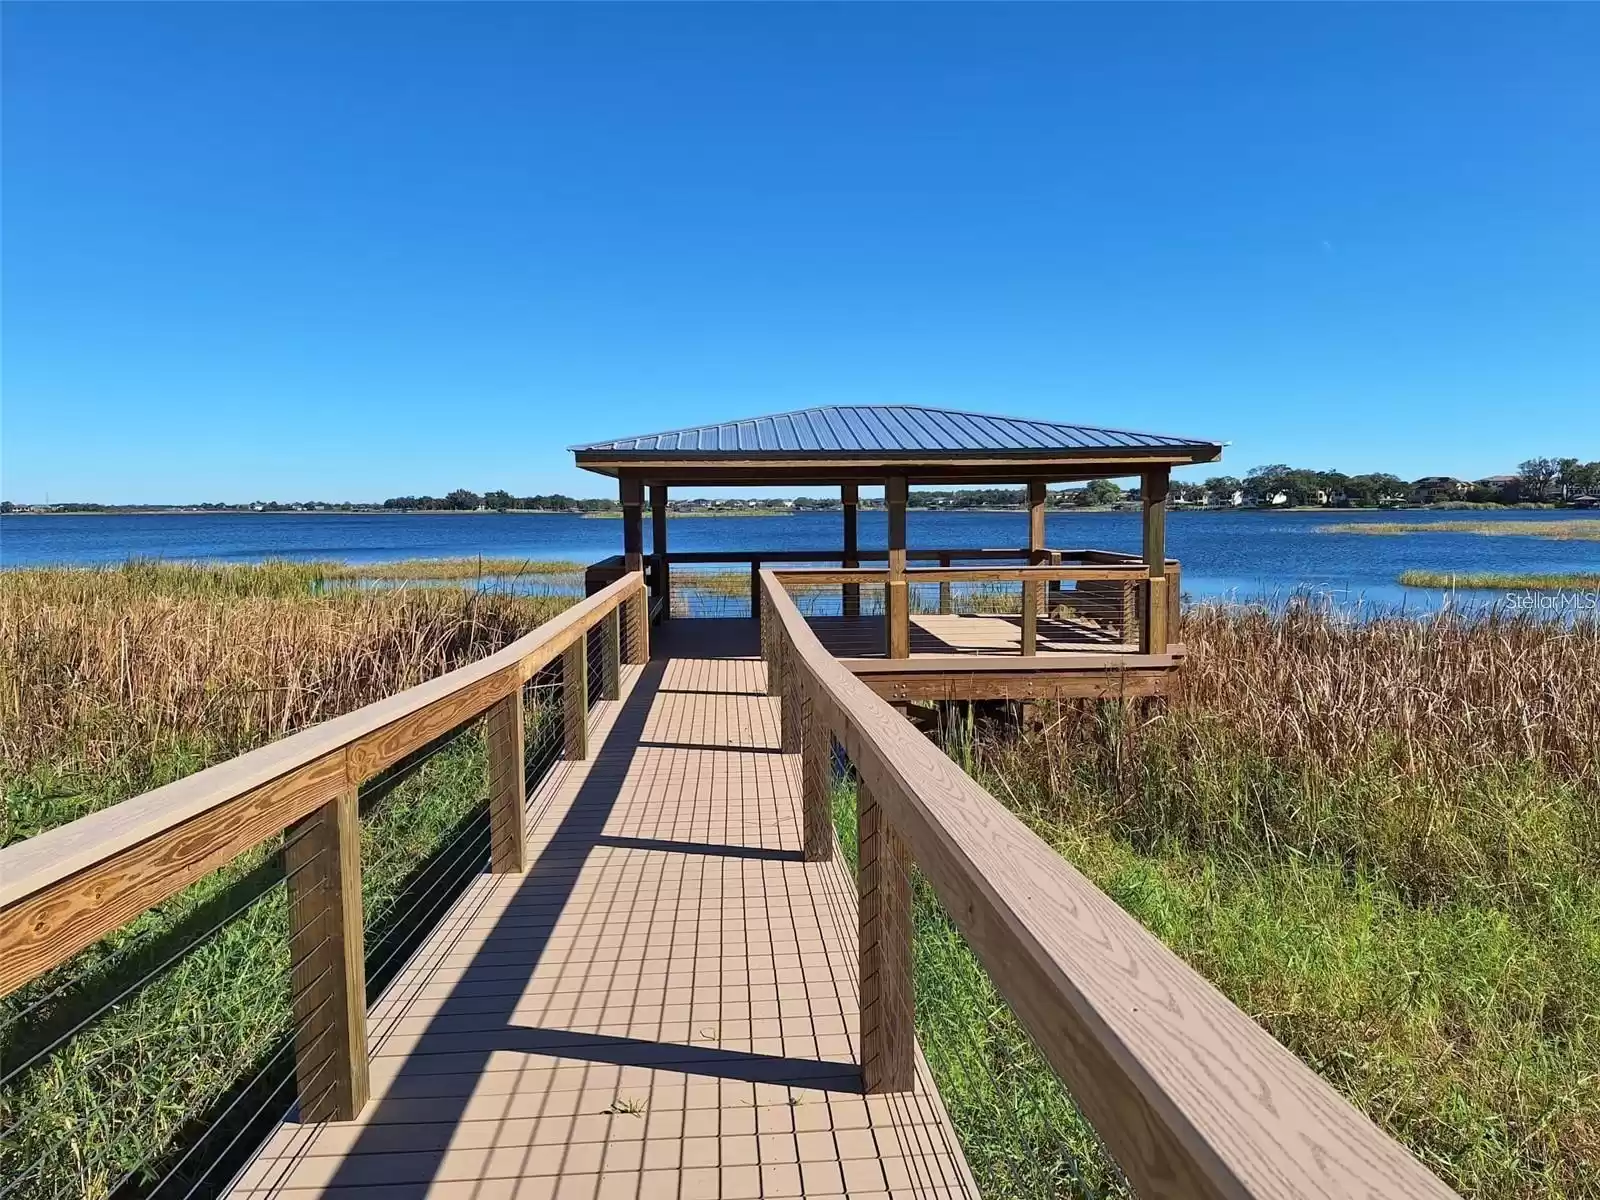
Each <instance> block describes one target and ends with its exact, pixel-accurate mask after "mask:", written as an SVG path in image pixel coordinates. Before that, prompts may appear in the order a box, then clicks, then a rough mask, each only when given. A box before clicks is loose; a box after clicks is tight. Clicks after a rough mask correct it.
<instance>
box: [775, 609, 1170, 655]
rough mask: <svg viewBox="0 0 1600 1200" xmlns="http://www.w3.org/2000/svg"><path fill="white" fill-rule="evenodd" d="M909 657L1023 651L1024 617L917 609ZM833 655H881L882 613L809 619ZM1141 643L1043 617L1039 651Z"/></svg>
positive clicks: (1125, 648) (1122, 650)
mask: <svg viewBox="0 0 1600 1200" xmlns="http://www.w3.org/2000/svg"><path fill="white" fill-rule="evenodd" d="M910 621H911V657H912V658H918V657H923V656H928V655H946V654H978V655H1020V654H1021V652H1022V618H1021V617H1020V616H1017V615H1007V614H1003V613H1002V614H950V613H943V614H923V615H918V614H915V613H913V614H912V615H911V618H910ZM806 624H807V625H810V626H811V628H812V629H813V630H814V631H815V632H816V635H817V640H818V641H820V642H821V643H822V644H823V646H824V647H826V648H827V650H828V652H829V653H830V654H832V655H833V656H834V657H835V658H883V657H884V656H885V644H886V637H885V629H884V620H883V617H882V616H862V617H807V618H806ZM1138 652H1139V646H1138V643H1137V642H1125V641H1123V640H1122V638H1121V636H1120V635H1118V634H1117V633H1116V632H1114V631H1113V630H1110V629H1107V628H1105V627H1104V626H1101V625H1097V624H1095V623H1094V622H1093V621H1080V620H1072V619H1063V618H1059V617H1043V616H1042V617H1040V618H1039V640H1038V654H1039V655H1040V656H1055V655H1069V654H1079V655H1082V654H1137V653H1138Z"/></svg>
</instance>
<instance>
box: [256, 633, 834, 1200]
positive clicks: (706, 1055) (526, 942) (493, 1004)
mask: <svg viewBox="0 0 1600 1200" xmlns="http://www.w3.org/2000/svg"><path fill="white" fill-rule="evenodd" d="M719 624H732V623H731V622H719ZM746 624H748V625H750V626H751V628H750V629H749V630H740V631H738V632H739V633H742V634H744V635H745V636H744V637H742V638H741V637H734V638H718V639H716V640H717V641H718V642H720V643H721V645H722V646H723V648H724V652H725V656H727V657H734V656H737V657H746V656H748V654H749V653H750V652H751V650H752V649H753V647H752V646H751V645H749V643H750V642H752V641H753V638H754V629H753V625H754V623H753V622H748V623H746ZM702 640H704V639H703V638H696V639H695V641H696V642H697V643H698V642H700V641H702ZM741 643H743V644H741ZM699 648H700V647H698V646H696V649H699ZM658 649H659V648H658ZM740 650H742V651H743V652H744V653H738V654H734V653H728V652H729V651H740ZM680 652H681V650H680ZM665 666H666V661H665V659H664V658H662V657H656V658H654V659H653V660H652V661H651V662H650V663H649V664H648V665H647V666H646V667H645V668H644V670H643V671H642V672H641V674H640V676H639V678H638V679H637V680H636V682H635V683H634V686H633V688H632V689H631V690H630V691H629V692H628V694H627V696H626V697H625V699H624V700H623V701H622V704H621V707H620V709H619V710H618V712H617V713H616V717H615V720H614V722H613V724H612V726H611V728H610V729H609V730H608V731H607V732H606V734H605V737H604V739H603V741H602V742H600V744H599V745H597V746H596V747H595V748H594V750H593V761H592V763H591V764H590V769H589V772H588V774H587V776H586V777H585V779H584V781H583V783H582V784H580V785H579V788H578V791H577V794H576V796H575V797H574V799H573V801H572V803H571V806H570V807H569V808H568V809H567V811H566V812H565V813H564V814H563V815H562V817H561V819H560V821H559V823H558V824H557V825H556V827H555V829H554V830H553V831H552V832H551V835H550V837H549V839H548V841H547V843H546V845H545V846H544V848H543V849H542V850H541V851H540V853H539V855H538V857H537V858H536V860H535V861H534V862H533V864H532V865H531V866H530V868H529V870H528V872H527V875H526V876H525V878H524V880H523V882H522V883H521V884H520V885H519V886H518V888H517V891H516V893H515V894H514V895H513V896H512V897H511V898H510V899H509V901H508V902H507V903H506V904H505V906H504V909H503V910H502V911H501V913H500V915H499V916H498V917H497V918H496V920H495V924H494V928H493V929H492V930H490V931H489V932H488V934H487V935H486V936H485V937H484V940H483V941H482V942H481V943H480V944H479V945H477V946H476V947H475V948H474V949H473V951H472V953H473V958H472V961H471V962H470V963H469V964H468V965H467V967H466V968H465V969H464V970H463V971H462V973H461V975H460V978H459V979H457V980H456V981H455V982H454V984H453V985H452V986H451V990H450V993H449V995H448V996H447V997H446V998H445V999H444V1000H443V1002H442V1003H441V1004H440V1005H439V1007H438V1009H437V1011H436V1012H435V1013H434V1015H432V1016H430V1017H429V1018H428V1023H427V1026H426V1028H425V1029H424V1030H423V1032H422V1034H421V1035H420V1039H419V1041H418V1043H417V1046H416V1047H414V1048H413V1049H412V1050H411V1051H410V1052H409V1053H408V1054H407V1055H406V1058H405V1061H404V1062H403V1063H402V1064H401V1065H400V1067H399V1069H398V1071H397V1072H396V1073H395V1074H394V1075H393V1076H392V1077H391V1079H390V1080H389V1081H388V1082H387V1083H386V1084H385V1085H383V1086H382V1087H380V1088H379V1089H377V1090H379V1091H380V1092H382V1093H386V1095H384V1097H383V1098H381V1099H376V1100H374V1101H373V1103H372V1106H371V1107H370V1108H369V1110H368V1111H367V1112H366V1113H364V1114H363V1117H362V1121H363V1124H362V1127H361V1129H360V1132H359V1133H358V1134H357V1135H356V1137H355V1138H354V1140H353V1142H352V1143H351V1144H350V1145H349V1146H348V1148H347V1149H345V1150H344V1151H343V1154H342V1157H341V1160H340V1162H339V1165H338V1167H337V1168H336V1170H335V1172H334V1174H333V1176H332V1178H331V1179H329V1180H328V1181H327V1184H326V1190H329V1191H331V1190H333V1189H338V1188H345V1187H351V1188H354V1187H365V1186H369V1185H371V1184H373V1183H375V1182H382V1184H383V1185H384V1187H385V1190H384V1192H383V1194H384V1195H386V1196H389V1195H393V1196H406V1195H412V1194H418V1195H420V1194H423V1193H424V1192H425V1191H426V1189H427V1186H428V1185H429V1184H431V1183H432V1182H433V1181H434V1180H435V1179H436V1177H437V1176H438V1174H439V1169H440V1166H441V1164H442V1163H443V1160H444V1156H445V1153H446V1148H447V1147H448V1145H449V1144H450V1142H451V1140H452V1137H451V1136H450V1134H451V1133H452V1132H453V1131H454V1129H455V1128H456V1127H458V1126H460V1125H461V1123H462V1122H463V1121H464V1120H465V1113H466V1110H467V1106H468V1103H469V1101H470V1099H471V1091H472V1090H473V1089H471V1088H457V1089H456V1090H458V1091H460V1092H462V1093H463V1094H459V1095H454V1096H439V1095H437V1094H436V1091H435V1089H433V1088H432V1087H431V1086H430V1085H429V1084H428V1082H427V1080H428V1079H429V1078H430V1077H431V1078H435V1079H436V1078H437V1077H438V1075H439V1074H440V1073H441V1072H447V1073H448V1074H449V1075H451V1076H456V1077H465V1078H470V1079H479V1078H481V1077H482V1076H483V1074H484V1073H485V1072H486V1070H487V1069H488V1068H489V1065H490V1059H491V1057H492V1056H494V1055H495V1054H496V1053H504V1052H507V1051H511V1052H514V1053H516V1052H521V1053H528V1054H544V1055H551V1056H559V1057H563V1058H572V1059H578V1060H583V1061H588V1062H596V1063H607V1064H619V1065H625V1066H647V1067H657V1068H663V1069H670V1070H674V1071H681V1072H683V1073H686V1074H691V1075H700V1076H706V1077H712V1078H718V1079H728V1080H738V1081H749V1082H760V1083H777V1084H790V1085H794V1086H801V1087H806V1088H813V1089H819V1090H827V1091H836V1092H855V1093H859V1092H860V1091H861V1090H862V1085H861V1075H860V1068H859V1067H858V1066H857V1065H856V1064H855V1063H853V1062H833V1061H825V1060H815V1059H795V1058H787V1057H781V1056H775V1055H770V1054H761V1053H756V1052H750V1053H745V1052H739V1051H731V1050H723V1049H721V1048H719V1047H710V1046H694V1045H683V1044H678V1043H672V1042H665V1041H648V1040H643V1039H636V1038H631V1037H613V1036H606V1035H601V1034H590V1033H584V1032H578V1031H571V1030H564V1029H551V1028H542V1027H531V1028H530V1027H529V1026H526V1025H521V1024H519V1023H518V1020H517V1017H516V1013H517V1010H518V1005H519V1001H520V1000H521V998H522V997H523V995H524V992H525V991H526V988H527V985H528V984H529V982H531V980H532V978H533V976H534V973H535V972H536V970H537V969H538V967H539V965H540V962H541V960H542V959H543V958H544V956H545V954H546V952H547V951H548V949H549V946H550V942H551V939H552V937H553V935H554V932H555V930H556V927H557V924H558V923H559V922H560V920H561V918H562V915H563V914H564V913H565V912H566V911H567V909H568V907H569V905H570V904H571V902H572V900H573V896H574V893H575V890H576V888H577V886H578V884H579V881H580V878H581V877H582V875H583V868H584V866H585V864H586V862H587V861H588V859H589V857H590V855H591V854H592V853H593V852H594V851H595V850H596V849H605V848H614V847H622V848H627V849H640V850H660V851H663V852H668V853H679V854H714V855H722V856H727V857H734V858H743V857H753V858H761V859H766V858H772V859H783V860H789V859H791V858H798V857H800V856H799V854H798V852H794V851H785V850H777V849H766V848H763V847H747V846H719V845H712V844H706V843H697V842H678V841H672V840H661V841H657V840H654V839H641V838H626V837H618V836H615V835H608V834H606V833H605V828H606V825H607V822H608V820H609V818H610V817H611V815H612V813H613V811H614V810H615V809H616V806H617V802H618V800H619V798H620V795H621V792H622V789H623V788H624V787H625V786H626V785H627V783H628V780H627V776H628V772H629V768H630V766H631V765H632V764H633V761H634V759H635V756H636V755H637V754H638V752H639V750H640V748H641V744H646V743H644V741H643V734H644V729H645V725H646V722H647V719H648V717H649V714H650V711H651V708H652V705H653V704H654V701H655V699H656V696H657V695H658V693H659V692H660V691H661V690H662V689H661V683H662V677H663V673H664V670H665ZM726 749H729V750H730V751H738V750H739V749H740V748H738V747H726ZM469 1013H470V1014H471V1019H470V1020H469V1021H467V1022H466V1024H467V1025H469V1026H470V1029H463V1028H462V1024H463V1021H462V1018H463V1016H464V1015H465V1014H469ZM376 1041H377V1047H376V1048H377V1051H378V1053H379V1054H380V1055H381V1053H382V1041H383V1037H382V1036H381V1035H380V1036H378V1037H377V1038H376ZM374 1061H375V1063H376V1062H377V1061H378V1060H376V1059H375V1060H374ZM417 1096H427V1097H428V1099H427V1100H426V1102H425V1103H426V1115H425V1117H424V1118H420V1119H424V1120H425V1121H426V1123H427V1124H428V1125H429V1126H431V1127H433V1128H432V1131H431V1134H430V1137H429V1138H428V1143H429V1144H428V1145H427V1146H418V1147H416V1148H415V1149H408V1150H407V1152H406V1153H405V1154H404V1155H403V1157H404V1159H405V1163H404V1178H386V1179H384V1180H382V1181H377V1180H374V1179H373V1178H372V1176H371V1170H372V1169H373V1166H374V1165H375V1163H374V1159H373V1156H374V1155H380V1156H381V1157H385V1158H390V1159H391V1160H392V1159H394V1158H396V1157H400V1156H395V1155H392V1154H380V1152H387V1151H392V1150H393V1149H394V1134H393V1124H392V1123H393V1122H394V1121H398V1120H405V1121H416V1120H418V1119H419V1116H418V1115H417V1114H416V1112H415V1111H414V1110H415V1105H416V1104H417V1100H416V1099H415V1097H417ZM312 1145H314V1140H313V1139H306V1140H305V1142H304V1143H303V1146H304V1147H305V1149H303V1150H302V1152H306V1151H307V1150H309V1148H310V1147H311V1146H312ZM294 1161H295V1160H294V1159H293V1158H291V1157H287V1156H286V1157H285V1158H284V1159H280V1160H279V1161H278V1163H277V1164H275V1165H274V1168H273V1170H272V1171H271V1172H270V1175H271V1177H272V1178H273V1179H277V1180H281V1179H283V1178H284V1177H285V1176H286V1174H287V1171H288V1170H289V1169H290V1168H291V1167H292V1164H293V1162H294ZM391 1165H392V1166H398V1165H400V1164H397V1163H391ZM263 1184H266V1185H267V1186H270V1185H271V1184H270V1182H269V1181H265V1180H264V1181H261V1182H258V1183H257V1185H256V1186H258V1187H259V1186H263Z"/></svg>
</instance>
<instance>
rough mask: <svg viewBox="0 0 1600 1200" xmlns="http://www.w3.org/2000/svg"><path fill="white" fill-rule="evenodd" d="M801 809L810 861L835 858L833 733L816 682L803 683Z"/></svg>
mask: <svg viewBox="0 0 1600 1200" xmlns="http://www.w3.org/2000/svg"><path fill="white" fill-rule="evenodd" d="M799 690H800V811H801V823H802V825H803V827H804V833H805V851H804V857H805V860H806V861H807V862H825V861H827V860H828V859H830V858H832V857H833V813H832V811H831V807H830V805H829V802H828V801H829V790H830V789H829V785H830V784H831V783H832V777H833V764H832V762H831V761H830V760H831V758H832V751H833V735H832V734H831V733H830V732H829V730H828V724H827V722H826V721H825V720H824V719H823V711H822V707H821V701H820V699H819V697H818V696H817V692H816V686H815V683H814V681H812V680H811V679H809V678H808V679H807V680H806V681H805V682H804V683H803V684H801V685H800V688H799Z"/></svg>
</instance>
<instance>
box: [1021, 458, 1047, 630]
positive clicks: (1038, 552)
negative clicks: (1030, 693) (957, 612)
mask: <svg viewBox="0 0 1600 1200" xmlns="http://www.w3.org/2000/svg"><path fill="white" fill-rule="evenodd" d="M1044 497H1045V488H1044V480H1042V479H1030V480H1028V564H1029V565H1030V566H1037V565H1039V564H1040V563H1041V561H1042V556H1043V554H1044V547H1045V541H1044ZM1043 586H1044V585H1043V584H1040V583H1033V582H1030V581H1027V580H1024V581H1023V584H1022V653H1023V654H1025V655H1028V654H1037V653H1038V652H1039V592H1040V590H1041V588H1042V587H1043Z"/></svg>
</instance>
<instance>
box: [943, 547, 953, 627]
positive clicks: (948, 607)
mask: <svg viewBox="0 0 1600 1200" xmlns="http://www.w3.org/2000/svg"><path fill="white" fill-rule="evenodd" d="M939 565H940V566H941V567H948V566H949V565H950V556H949V555H948V554H941V555H939ZM955 610H956V606H955V597H954V595H953V594H952V592H951V590H950V581H949V580H948V579H941V580H940V581H939V612H940V613H941V614H943V615H944V616H949V615H950V614H951V613H953V612H955Z"/></svg>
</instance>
